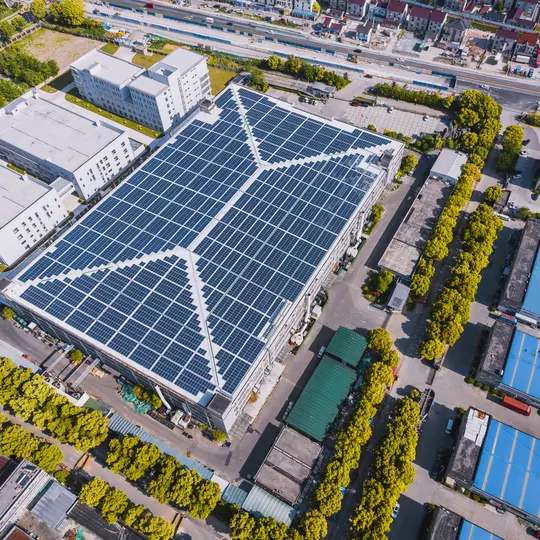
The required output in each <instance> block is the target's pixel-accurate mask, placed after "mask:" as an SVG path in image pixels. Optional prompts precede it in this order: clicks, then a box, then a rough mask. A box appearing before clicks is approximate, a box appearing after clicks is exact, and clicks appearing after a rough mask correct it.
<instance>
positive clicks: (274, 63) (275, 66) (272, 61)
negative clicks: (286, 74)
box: [266, 54, 283, 71]
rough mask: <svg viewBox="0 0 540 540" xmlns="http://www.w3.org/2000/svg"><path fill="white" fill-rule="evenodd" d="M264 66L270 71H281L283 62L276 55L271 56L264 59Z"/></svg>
mask: <svg viewBox="0 0 540 540" xmlns="http://www.w3.org/2000/svg"><path fill="white" fill-rule="evenodd" d="M266 65H267V67H268V69H271V70H272V71H282V70H283V60H282V59H281V58H280V57H279V56H277V55H276V54H272V55H271V56H269V57H268V58H267V59H266Z"/></svg>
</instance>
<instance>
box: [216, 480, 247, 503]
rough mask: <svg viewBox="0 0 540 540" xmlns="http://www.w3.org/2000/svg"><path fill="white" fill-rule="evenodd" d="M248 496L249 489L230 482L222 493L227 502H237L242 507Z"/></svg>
mask: <svg viewBox="0 0 540 540" xmlns="http://www.w3.org/2000/svg"><path fill="white" fill-rule="evenodd" d="M247 496H248V492H247V491H245V490H244V489H242V488H239V487H238V486H233V485H232V484H229V485H228V486H227V487H226V488H225V491H223V493H222V494H221V498H222V499H223V500H224V501H225V502H228V503H229V504H237V505H238V506H240V507H241V506H242V505H243V504H244V501H245V500H246V498H247Z"/></svg>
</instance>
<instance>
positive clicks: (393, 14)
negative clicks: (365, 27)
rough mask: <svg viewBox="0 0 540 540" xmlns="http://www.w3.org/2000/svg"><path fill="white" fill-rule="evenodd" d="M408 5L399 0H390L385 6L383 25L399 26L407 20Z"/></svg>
mask: <svg viewBox="0 0 540 540" xmlns="http://www.w3.org/2000/svg"><path fill="white" fill-rule="evenodd" d="M407 13H408V5H407V4H406V3H405V2H400V1H399V0H391V1H390V2H389V4H388V7H387V8H386V18H385V19H384V25H385V26H395V27H399V26H401V25H402V24H403V23H405V22H406V21H407Z"/></svg>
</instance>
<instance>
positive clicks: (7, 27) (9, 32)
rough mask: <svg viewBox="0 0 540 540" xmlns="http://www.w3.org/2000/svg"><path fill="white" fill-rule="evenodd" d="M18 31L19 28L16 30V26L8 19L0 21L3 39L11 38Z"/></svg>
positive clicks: (0, 33) (0, 32)
mask: <svg viewBox="0 0 540 540" xmlns="http://www.w3.org/2000/svg"><path fill="white" fill-rule="evenodd" d="M16 33H17V30H15V27H14V26H13V25H12V24H11V23H9V22H8V21H2V22H0V37H1V38H2V39H4V40H9V39H11V38H12V37H13V36H14V35H15V34H16Z"/></svg>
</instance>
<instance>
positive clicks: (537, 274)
mask: <svg viewBox="0 0 540 540" xmlns="http://www.w3.org/2000/svg"><path fill="white" fill-rule="evenodd" d="M523 310H524V311H528V312H529V313H533V314H534V315H536V316H537V317H540V251H538V253H537V254H536V259H535V261H534V266H533V271H532V273H531V278H530V279H529V285H528V286H527V292H526V293H525V301H524V302H523Z"/></svg>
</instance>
